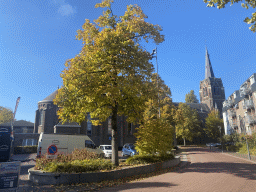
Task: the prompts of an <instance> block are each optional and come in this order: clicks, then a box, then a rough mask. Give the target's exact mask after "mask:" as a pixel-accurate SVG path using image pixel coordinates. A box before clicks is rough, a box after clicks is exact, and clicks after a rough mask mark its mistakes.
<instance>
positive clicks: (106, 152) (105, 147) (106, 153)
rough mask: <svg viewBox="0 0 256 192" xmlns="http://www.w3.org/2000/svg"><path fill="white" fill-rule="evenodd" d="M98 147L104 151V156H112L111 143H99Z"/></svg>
mask: <svg viewBox="0 0 256 192" xmlns="http://www.w3.org/2000/svg"><path fill="white" fill-rule="evenodd" d="M99 148H100V149H101V150H102V151H103V152H104V156H105V157H106V158H111V157H112V146H111V145H100V146H99Z"/></svg>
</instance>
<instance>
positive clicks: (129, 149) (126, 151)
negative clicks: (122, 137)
mask: <svg viewBox="0 0 256 192" xmlns="http://www.w3.org/2000/svg"><path fill="white" fill-rule="evenodd" d="M121 154H122V157H124V156H126V155H128V156H134V155H135V154H137V151H136V150H135V147H134V145H133V144H132V143H126V144H125V145H124V146H123V149H122V152H121Z"/></svg>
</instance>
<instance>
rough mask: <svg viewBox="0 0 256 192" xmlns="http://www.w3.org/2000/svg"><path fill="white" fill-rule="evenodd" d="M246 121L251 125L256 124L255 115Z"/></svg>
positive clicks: (248, 117) (248, 116)
mask: <svg viewBox="0 0 256 192" xmlns="http://www.w3.org/2000/svg"><path fill="white" fill-rule="evenodd" d="M246 121H247V123H248V124H249V125H251V124H256V116H255V115H247V116H246Z"/></svg>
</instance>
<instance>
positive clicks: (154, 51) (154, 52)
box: [151, 48, 160, 118]
mask: <svg viewBox="0 0 256 192" xmlns="http://www.w3.org/2000/svg"><path fill="white" fill-rule="evenodd" d="M154 54H155V56H154ZM151 57H152V58H156V73H157V89H158V64H157V48H155V49H153V51H152V53H151ZM157 94H158V111H159V118H160V102H159V91H158V93H157Z"/></svg>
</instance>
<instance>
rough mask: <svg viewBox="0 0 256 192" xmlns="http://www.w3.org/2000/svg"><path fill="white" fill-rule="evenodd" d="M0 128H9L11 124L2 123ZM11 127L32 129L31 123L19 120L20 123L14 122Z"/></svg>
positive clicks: (32, 124)
mask: <svg viewBox="0 0 256 192" xmlns="http://www.w3.org/2000/svg"><path fill="white" fill-rule="evenodd" d="M0 126H1V127H2V126H8V127H10V126H11V122H8V123H2V124H0ZM13 126H14V127H34V123H31V122H29V121H24V120H20V121H14V123H13Z"/></svg>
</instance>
